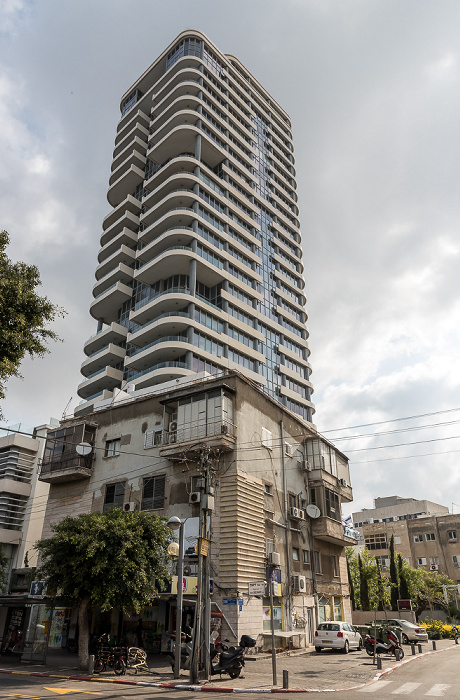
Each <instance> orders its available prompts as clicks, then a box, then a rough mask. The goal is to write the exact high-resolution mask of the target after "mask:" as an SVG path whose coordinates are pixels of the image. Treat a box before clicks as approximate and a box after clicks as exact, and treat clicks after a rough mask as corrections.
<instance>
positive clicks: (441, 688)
mask: <svg viewBox="0 0 460 700" xmlns="http://www.w3.org/2000/svg"><path fill="white" fill-rule="evenodd" d="M449 688H450V685H448V684H447V683H436V684H435V685H434V686H433V687H432V688H430V690H429V691H428V692H427V693H425V695H430V696H431V697H437V698H442V697H443V696H444V693H445V691H446V690H448V689H449Z"/></svg>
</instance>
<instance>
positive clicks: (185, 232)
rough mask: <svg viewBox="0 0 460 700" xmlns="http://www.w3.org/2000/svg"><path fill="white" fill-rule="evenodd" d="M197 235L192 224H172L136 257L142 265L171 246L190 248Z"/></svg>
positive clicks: (140, 250) (141, 249)
mask: <svg viewBox="0 0 460 700" xmlns="http://www.w3.org/2000/svg"><path fill="white" fill-rule="evenodd" d="M195 237H196V234H195V233H194V231H193V228H192V227H191V226H188V227H186V226H172V227H171V228H169V229H166V231H163V233H161V234H160V235H159V236H158V238H155V239H154V240H153V241H151V242H150V243H148V244H147V245H145V246H144V247H143V248H140V249H139V250H138V252H137V255H136V258H137V260H138V261H139V263H140V264H141V266H142V265H144V264H145V263H146V262H149V261H150V260H152V259H153V258H154V257H155V256H156V255H159V254H160V253H162V252H164V251H165V250H168V249H170V248H176V247H179V246H186V247H187V248H190V243H191V242H192V240H193V239H194V238H195Z"/></svg>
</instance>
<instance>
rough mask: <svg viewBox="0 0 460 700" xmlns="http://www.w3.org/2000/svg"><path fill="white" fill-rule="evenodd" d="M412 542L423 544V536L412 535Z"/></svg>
mask: <svg viewBox="0 0 460 700" xmlns="http://www.w3.org/2000/svg"><path fill="white" fill-rule="evenodd" d="M414 542H423V535H414Z"/></svg>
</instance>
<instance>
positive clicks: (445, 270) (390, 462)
mask: <svg viewBox="0 0 460 700" xmlns="http://www.w3.org/2000/svg"><path fill="white" fill-rule="evenodd" d="M189 28H196V29H200V30H201V31H203V32H204V33H205V34H207V35H208V37H209V38H210V39H211V41H212V42H213V43H214V44H216V45H217V46H218V47H219V48H220V50H221V51H223V52H224V53H231V54H234V55H236V56H238V57H239V58H240V60H241V61H242V62H243V63H244V64H245V66H246V67H247V68H248V70H250V71H251V72H252V73H253V74H254V75H255V76H256V77H257V78H258V79H259V81H260V82H261V83H262V84H263V85H264V86H265V87H266V88H267V90H268V91H269V92H270V93H271V94H272V95H273V97H274V98H275V99H276V100H277V101H278V102H279V103H280V104H281V105H282V106H283V107H284V108H285V109H286V110H287V112H288V113H289V114H290V115H291V119H292V125H293V134H294V147H295V156H296V169H297V184H298V195H299V206H300V217H301V224H302V234H303V249H304V263H305V277H306V285H307V297H308V302H307V310H308V313H309V329H310V346H311V358H310V359H311V364H312V367H313V375H312V381H313V383H314V386H315V394H314V401H315V404H316V408H317V412H316V416H315V422H316V424H317V426H318V429H319V430H321V431H324V432H325V434H326V435H327V436H328V437H330V438H332V439H336V444H337V446H338V447H340V449H342V450H343V451H344V452H345V453H347V454H348V455H349V457H350V463H351V477H352V485H353V488H354V497H355V501H354V503H353V504H352V505H351V506H349V507H346V508H345V512H346V513H348V512H351V511H352V510H358V509H361V508H365V507H372V504H373V503H372V502H373V498H374V497H375V496H388V495H393V494H398V495H400V496H405V497H414V498H429V499H431V500H434V501H437V502H439V503H442V504H444V505H447V506H449V507H450V508H451V507H452V503H455V504H456V505H454V511H455V512H457V513H458V512H460V505H458V504H457V502H458V503H460V470H459V469H458V468H457V464H458V463H459V457H460V437H459V438H457V437H456V436H457V435H459V436H460V426H459V424H458V422H457V421H460V396H459V384H460V363H459V331H460V289H459V286H460V283H459V278H460V275H459V251H460V239H459V226H460V199H459V170H460V138H459V136H460V131H459V129H460V91H459V78H460V55H459V50H460V49H459V47H460V41H459V39H460V37H459V34H460V3H459V2H458V0H453V1H452V2H451V1H449V0H442V1H440V0H430V1H425V0H406V1H405V0H395V1H392V0H381V1H379V0H375V1H372V0H334V1H328V0H276V1H275V0H244V2H243V1H242V0H232V1H231V2H227V0H220V1H219V2H216V1H215V0H213V1H212V2H211V1H208V0H195V1H194V2H190V1H187V2H186V1H184V0H176V1H175V2H164V1H157V0H136V2H129V1H128V0H124V1H122V0H66V1H65V2H63V1H62V0H36V1H33V0H32V1H29V2H27V1H25V0H2V3H1V4H0V48H1V50H0V228H1V229H3V228H4V229H7V230H8V231H9V233H10V236H11V246H10V248H9V255H10V257H11V258H13V259H15V260H17V259H21V260H24V261H27V262H29V263H34V264H36V265H38V267H39V269H40V272H41V277H42V282H43V287H42V292H43V293H44V294H46V295H47V296H48V297H49V298H50V299H51V300H52V301H53V302H55V303H57V304H59V305H61V306H63V307H65V308H66V309H67V312H68V314H67V317H66V318H65V320H63V321H59V322H58V323H56V324H55V326H54V327H55V329H56V330H57V331H58V332H59V334H60V335H61V337H62V338H63V343H62V344H61V343H59V344H54V345H52V346H51V353H50V354H49V355H48V356H47V357H46V358H45V359H43V360H35V361H33V362H31V361H25V362H24V363H23V366H22V374H23V377H24V379H23V380H22V381H21V380H16V379H15V380H11V381H10V382H9V383H8V394H7V399H6V401H5V402H4V404H3V410H4V414H5V418H6V421H5V424H6V425H12V424H15V423H19V422H22V423H25V424H27V425H38V424H41V423H44V422H46V421H48V419H49V418H50V417H51V416H53V417H56V418H60V417H61V416H62V414H63V412H64V410H65V408H66V406H67V404H68V402H69V400H70V399H71V397H72V399H71V401H70V409H69V410H71V409H72V408H73V407H75V405H77V403H78V401H79V399H78V397H77V395H76V387H77V385H78V383H79V382H80V380H81V375H80V373H79V368H80V364H81V362H82V360H83V358H84V356H83V343H84V341H85V340H86V339H87V338H88V337H89V336H90V335H91V334H92V333H93V332H95V330H96V322H95V321H94V320H93V319H91V317H90V315H89V311H88V308H89V304H90V301H91V298H92V296H91V290H92V286H93V284H94V270H95V266H96V256H97V251H98V249H99V237H100V233H101V222H102V219H103V217H104V216H105V215H106V214H107V213H108V211H109V210H110V207H109V205H108V203H107V201H106V191H107V184H108V177H109V172H110V165H111V157H112V149H113V140H114V135H115V129H116V124H117V121H118V119H119V111H118V108H119V100H120V97H121V95H122V94H123V93H124V92H125V91H126V90H127V89H128V88H129V87H130V85H131V84H132V83H133V82H134V81H135V80H136V78H137V77H138V76H139V75H140V74H141V73H142V72H143V71H144V70H145V69H146V68H147V67H148V66H149V65H150V64H151V63H152V61H154V60H155V58H156V57H157V56H158V55H159V54H160V53H161V52H162V51H163V49H164V48H165V47H166V46H167V45H168V44H169V43H170V42H171V41H172V40H173V39H174V38H175V36H176V35H177V34H179V32H181V31H182V30H184V29H189ZM457 408H458V409H459V410H457V411H456V410H452V409H457ZM445 411H448V412H445ZM441 412H443V413H441ZM423 414H429V415H425V417H420V418H417V419H413V420H403V421H397V422H391V423H390V422H388V423H384V424H383V425H373V426H371V427H368V428H365V429H364V428H354V429H352V430H347V431H346V430H344V428H346V427H350V426H361V425H362V424H370V423H378V422H383V421H390V420H391V421H393V420H394V419H397V418H407V417H410V416H422V415H423ZM432 414H436V415H432ZM439 423H443V424H444V425H441V426H438V427H422V426H433V425H434V424H439ZM446 423H448V425H446ZM412 427H414V428H415V427H418V428H420V429H418V430H413V431H407V428H412ZM333 429H337V430H336V431H335V432H326V431H332V430H333ZM401 429H404V430H405V432H396V433H395V432H392V431H395V430H401ZM375 432H386V433H389V434H387V435H384V436H382V437H378V438H375V437H369V436H368V437H366V438H364V439H363V438H355V439H353V440H342V439H340V438H343V437H346V436H350V435H357V434H359V435H362V434H369V433H375ZM404 443H417V444H404ZM395 445H397V446H395ZM382 446H385V447H384V448H383V447H382ZM370 447H371V448H373V449H371V450H369V449H367V450H364V448H370ZM375 448H378V449H375Z"/></svg>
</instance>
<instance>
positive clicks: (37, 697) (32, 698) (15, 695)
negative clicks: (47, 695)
mask: <svg viewBox="0 0 460 700" xmlns="http://www.w3.org/2000/svg"><path fill="white" fill-rule="evenodd" d="M3 697H5V698H29V700H41V696H40V695H19V693H11V694H9V695H4V696H3Z"/></svg>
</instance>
